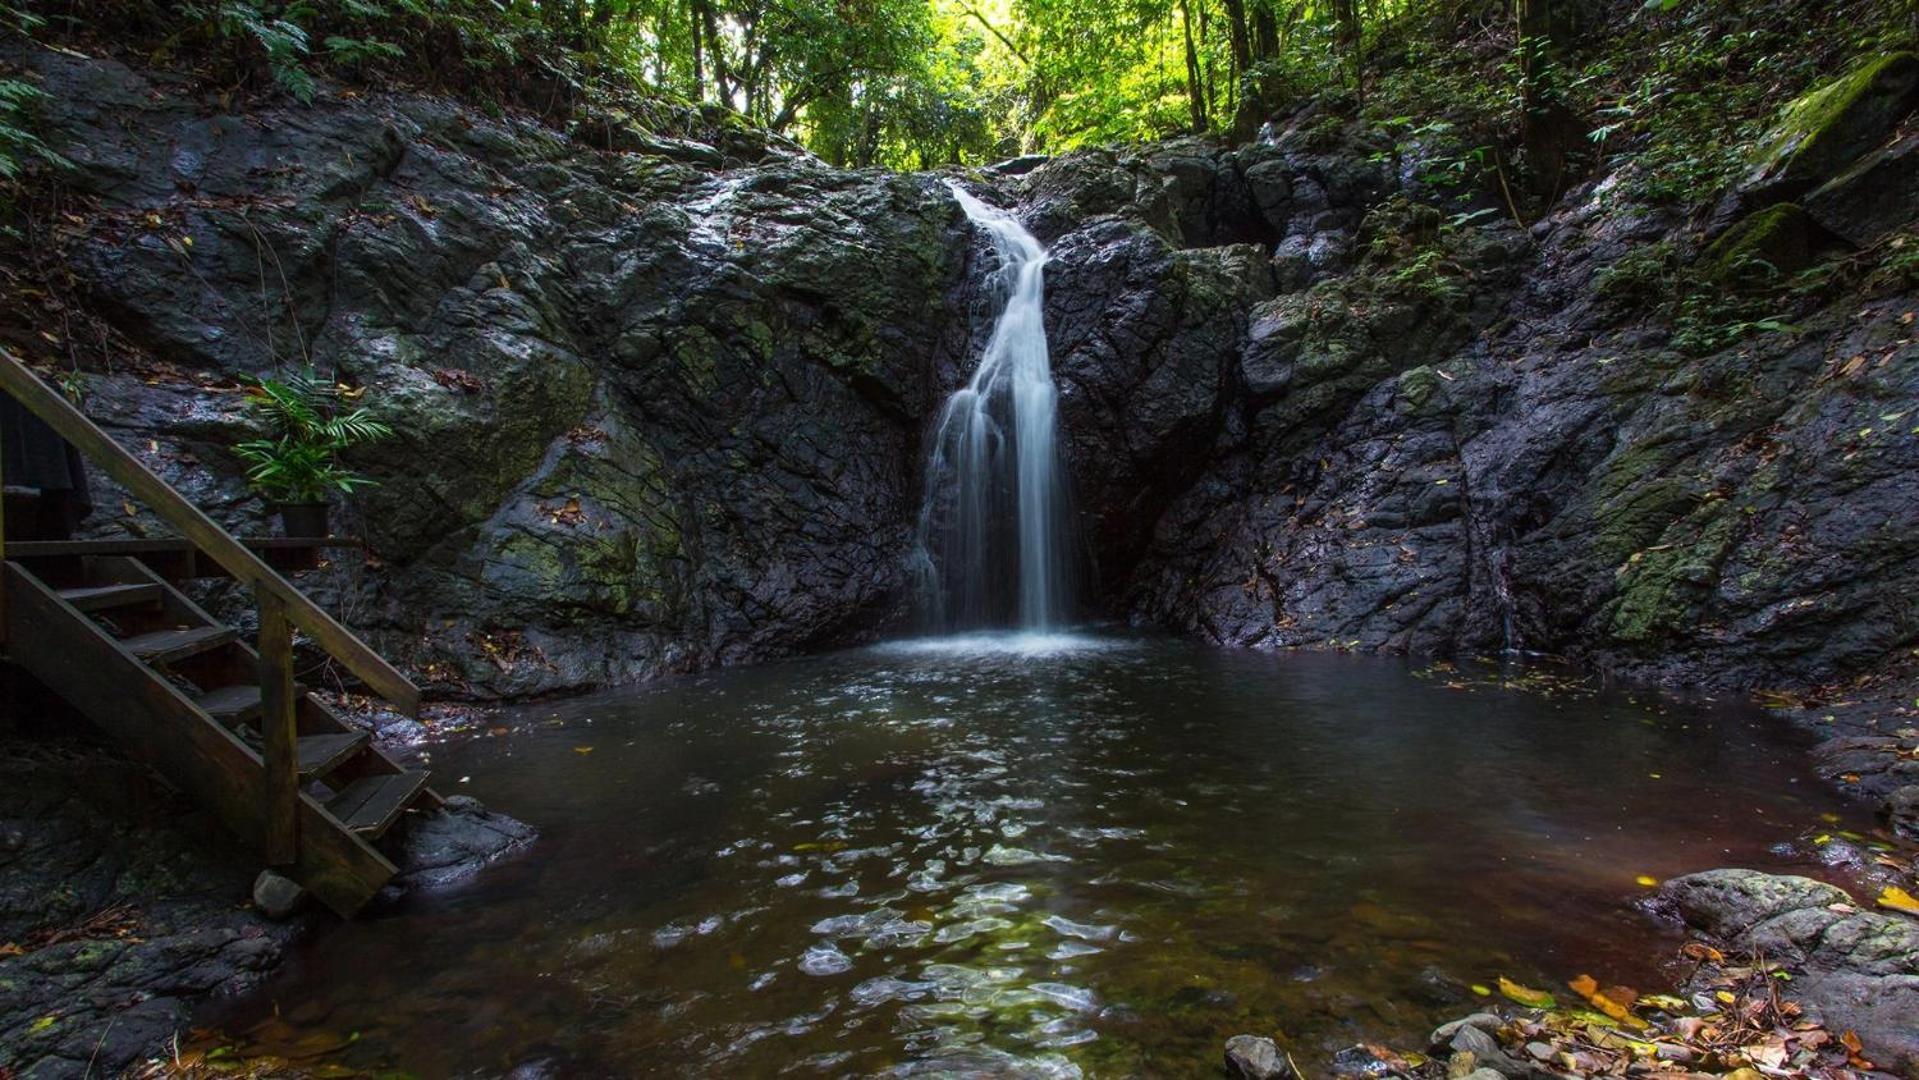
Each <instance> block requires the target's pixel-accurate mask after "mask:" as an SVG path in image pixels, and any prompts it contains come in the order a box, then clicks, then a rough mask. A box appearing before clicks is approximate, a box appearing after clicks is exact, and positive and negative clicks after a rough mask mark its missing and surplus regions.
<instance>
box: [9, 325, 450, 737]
mask: <svg viewBox="0 0 1919 1080" xmlns="http://www.w3.org/2000/svg"><path fill="white" fill-rule="evenodd" d="M0 390H4V391H6V392H7V393H9V394H11V395H13V397H14V399H15V400H17V401H19V402H20V404H22V405H25V406H26V407H27V409H28V410H29V411H31V412H32V413H33V414H34V415H35V416H38V417H39V418H40V419H42V420H44V421H46V423H47V426H48V427H51V428H52V429H53V430H54V431H56V432H58V433H59V434H60V437H61V438H64V439H66V440H67V441H68V442H70V443H72V444H73V445H74V446H76V447H78V448H79V450H80V452H81V453H82V454H85V455H86V456H87V457H88V458H90V459H92V460H93V461H94V463H95V464H97V465H99V467H100V470H101V471H102V472H104V473H106V474H107V475H108V476H110V477H112V478H113V479H114V480H116V481H118V482H119V483H120V484H121V486H123V487H125V488H126V489H127V490H128V491H130V492H132V493H133V495H134V496H135V497H136V498H138V499H140V500H141V501H142V502H144V503H146V504H147V505H148V506H150V507H152V508H153V510H154V512H155V513H157V514H159V515H160V517H161V518H162V519H163V520H165V521H166V522H167V523H168V524H169V525H172V526H173V527H174V528H176V529H178V530H180V535H181V536H183V537H185V538H186V539H187V540H188V541H190V542H191V543H192V544H193V546H194V547H196V548H198V549H199V550H201V551H203V552H205V553H206V554H207V556H208V557H209V558H211V559H213V561H215V562H217V563H219V564H220V565H221V566H223V567H225V568H226V571H227V573H229V574H232V575H233V577H234V580H236V581H240V582H243V583H245V584H248V585H251V586H253V588H254V590H255V592H256V593H257V594H258V595H260V596H261V597H266V596H272V597H274V598H276V599H278V600H279V601H280V603H281V604H283V605H284V607H285V611H286V620H287V621H288V622H290V623H291V624H292V625H294V626H297V627H299V628H300V629H301V630H303V631H305V632H306V634H307V636H308V637H310V638H312V639H313V641H314V643H315V644H317V645H319V646H320V648H322V649H324V650H325V651H326V653H327V655H329V656H331V657H333V658H334V659H336V660H338V661H339V662H340V663H341V664H344V665H345V666H346V669H347V670H348V671H351V672H352V673H353V674H355V675H357V676H359V678H360V680H361V681H362V682H364V683H366V684H367V686H369V687H371V688H372V689H373V691H374V692H375V693H377V694H379V695H380V696H381V697H383V698H385V699H386V700H387V701H389V702H392V703H393V705H394V706H395V707H396V708H398V709H399V710H400V712H402V713H404V714H406V715H407V716H417V715H419V711H420V688H419V687H417V686H415V685H413V682H412V680H410V679H408V678H407V677H406V676H405V675H402V674H400V672H399V671H397V670H396V669H395V668H394V667H393V665H391V664H389V663H387V662H386V660H385V659H384V658H382V657H381V656H380V654H379V653H376V652H374V651H373V650H372V649H370V648H368V647H367V645H366V643H365V642H363V641H361V640H360V639H359V638H357V637H355V636H354V635H353V631H351V630H348V629H347V628H346V627H344V626H342V625H340V623H339V622H337V621H336V620H335V619H334V618H333V616H331V615H328V614H327V613H326V611H325V610H323V609H322V608H321V607H320V606H319V605H318V604H315V603H314V602H313V601H312V600H310V599H308V598H307V596H306V594H305V593H302V592H300V591H299V590H298V589H295V588H294V587H293V586H292V585H290V584H288V583H287V580H286V579H285V578H283V577H281V576H280V575H279V573H278V572H276V571H275V570H274V569H273V568H272V567H271V566H268V565H267V564H266V563H265V562H263V561H261V559H260V557H259V556H258V555H255V554H254V553H253V552H252V551H249V550H248V549H247V547H246V545H245V544H242V543H241V542H240V541H239V540H237V539H235V538H234V537H233V535H232V534H231V533H229V532H227V531H226V530H225V529H223V528H221V527H220V526H219V525H218V524H217V523H216V522H215V521H214V520H213V519H212V518H210V517H208V516H207V515H206V514H205V513H203V512H202V511H201V510H200V508H199V507H197V506H195V505H193V504H192V503H190V502H188V501H187V500H186V497H185V496H183V495H181V494H180V493H179V492H178V491H175V490H174V489H173V486H172V485H170V484H168V483H167V482H166V481H165V480H162V479H160V477H159V476H158V475H157V474H155V473H154V472H153V471H152V470H151V469H149V468H147V467H146V465H145V464H143V463H142V462H141V461H140V459H139V458H136V457H134V456H133V455H132V454H131V453H129V452H128V451H127V450H126V448H124V447H122V446H121V445H120V444H119V443H117V442H114V441H113V438H112V436H110V435H108V434H107V433H106V432H105V431H102V430H101V429H100V428H99V426H98V425H96V424H94V422H93V421H92V420H89V419H87V416H86V414H85V413H83V412H81V411H80V410H79V409H77V408H74V406H73V403H72V402H69V401H68V400H67V399H66V398H64V397H62V396H60V395H59V394H58V393H56V392H54V390H53V389H52V388H51V387H49V386H47V384H46V383H44V382H42V381H40V377H39V376H37V375H35V374H34V373H33V371H32V370H31V369H29V368H28V367H27V366H26V365H25V364H23V363H21V362H20V359H19V358H18V357H16V356H14V355H13V353H12V352H10V351H8V350H7V349H5V348H4V347H0ZM0 527H3V526H0ZM3 543H4V540H0V544H3ZM4 551H5V548H4V547H0V553H4Z"/></svg>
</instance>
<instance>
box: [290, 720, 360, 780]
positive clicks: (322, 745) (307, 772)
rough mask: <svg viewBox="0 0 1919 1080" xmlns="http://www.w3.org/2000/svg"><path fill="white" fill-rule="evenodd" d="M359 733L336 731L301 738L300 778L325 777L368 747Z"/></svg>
mask: <svg viewBox="0 0 1919 1080" xmlns="http://www.w3.org/2000/svg"><path fill="white" fill-rule="evenodd" d="M366 741H367V737H366V734H365V733H364V732H359V731H336V732H332V733H330V734H327V735H302V736H300V777H301V779H303V780H306V779H314V778H316V777H324V776H325V775H326V774H327V773H330V772H332V771H333V770H334V769H335V768H336V767H337V766H339V764H340V763H341V762H343V761H345V760H346V759H348V758H350V757H352V756H353V755H354V754H357V753H359V752H360V748H361V747H363V746H365V745H366Z"/></svg>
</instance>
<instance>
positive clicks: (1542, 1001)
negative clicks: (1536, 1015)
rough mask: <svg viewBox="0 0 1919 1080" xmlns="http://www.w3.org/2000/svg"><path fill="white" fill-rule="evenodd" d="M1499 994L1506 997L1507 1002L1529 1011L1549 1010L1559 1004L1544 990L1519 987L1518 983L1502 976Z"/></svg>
mask: <svg viewBox="0 0 1919 1080" xmlns="http://www.w3.org/2000/svg"><path fill="white" fill-rule="evenodd" d="M1499 992H1500V993H1502V994H1504V995H1506V997H1507V998H1508V999H1509V1000H1511V1001H1516V1002H1518V1003H1519V1004H1521V1005H1524V1006H1526V1007H1527V1008H1529V1009H1551V1008H1554V1007H1556V1006H1557V1005H1558V1004H1559V1002H1558V1001H1557V1000H1556V999H1554V997H1553V996H1552V995H1551V994H1548V993H1547V992H1545V991H1544V990H1534V989H1533V988H1532V987H1529V986H1521V985H1520V984H1519V983H1516V982H1514V981H1512V980H1511V979H1508V978H1507V977H1505V976H1504V975H1501V976H1500V977H1499Z"/></svg>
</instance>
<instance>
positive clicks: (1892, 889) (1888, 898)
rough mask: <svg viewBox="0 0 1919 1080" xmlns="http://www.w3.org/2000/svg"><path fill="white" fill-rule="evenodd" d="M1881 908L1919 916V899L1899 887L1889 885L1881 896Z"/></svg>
mask: <svg viewBox="0 0 1919 1080" xmlns="http://www.w3.org/2000/svg"><path fill="white" fill-rule="evenodd" d="M1879 906H1880V907H1884V908H1891V909H1892V910H1894V911H1903V912H1905V913H1906V914H1908V915H1919V897H1915V896H1913V895H1912V894H1911V893H1909V892H1907V891H1906V890H1904V889H1902V888H1900V887H1899V886H1897V885H1888V886H1886V888H1885V891H1883V892H1881V893H1880V894H1879Z"/></svg>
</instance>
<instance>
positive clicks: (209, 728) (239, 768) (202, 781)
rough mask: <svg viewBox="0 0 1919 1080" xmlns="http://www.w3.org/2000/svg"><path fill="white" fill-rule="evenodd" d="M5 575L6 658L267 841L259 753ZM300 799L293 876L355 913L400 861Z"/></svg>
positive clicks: (46, 596) (39, 589) (96, 632)
mask: <svg viewBox="0 0 1919 1080" xmlns="http://www.w3.org/2000/svg"><path fill="white" fill-rule="evenodd" d="M0 578H4V582H5V587H6V589H7V594H8V597H9V599H10V603H9V604H8V607H7V613H6V614H7V619H8V620H9V623H10V630H11V641H10V647H9V658H10V659H12V660H13V661H14V662H15V663H18V664H19V665H21V666H22V667H24V668H26V669H27V670H28V671H31V672H32V673H33V674H34V675H35V676H36V677H38V678H39V679H40V681H41V682H43V683H45V684H47V686H48V688H49V689H51V690H53V691H54V692H55V693H57V694H60V695H61V696H62V697H64V698H66V699H67V700H68V701H69V702H70V703H72V704H73V706H74V707H75V708H77V709H79V710H80V711H81V712H82V713H84V714H85V715H87V716H88V717H90V718H92V720H93V722H94V723H95V724H96V725H97V726H99V727H100V728H101V729H102V730H104V731H105V732H106V733H107V734H108V735H110V736H112V737H113V738H114V739H115V740H116V741H117V742H118V743H119V744H120V745H121V746H123V747H124V748H125V749H126V750H127V751H128V752H129V753H130V754H132V755H133V756H134V757H135V758H137V759H139V760H141V761H144V762H146V763H147V764H149V765H152V766H153V767H155V768H157V769H159V770H160V772H161V774H162V775H164V776H165V777H166V778H167V779H168V781H169V782H171V783H173V784H175V785H177V786H179V787H180V788H181V789H182V790H184V791H186V792H188V793H189V794H191V795H193V796H194V797H195V798H197V799H199V800H200V801H201V802H203V803H204V804H205V805H207V806H209V807H210V808H212V809H213V811H214V812H215V813H216V814H217V815H219V817H220V818H221V820H223V821H224V822H226V824H227V827H228V828H230V829H232V830H233V832H234V834H235V835H237V836H238V837H239V838H240V839H241V840H242V841H244V842H246V843H248V844H264V842H265V839H266V834H265V822H264V821H263V819H262V818H261V815H260V807H261V805H262V802H263V800H264V799H265V798H266V769H265V765H264V762H262V760H261V758H260V755H259V754H258V753H256V752H254V750H253V749H252V748H251V747H249V746H247V745H246V744H245V743H244V742H242V741H240V739H239V738H238V736H236V735H234V734H233V733H232V732H230V731H227V730H226V729H225V728H223V727H221V726H220V725H219V724H217V723H214V722H212V721H210V720H208V719H206V718H205V717H204V715H203V714H202V713H200V712H199V711H198V710H197V709H195V708H194V707H193V703H192V702H191V701H189V700H188V699H187V697H186V696H185V695H183V694H182V693H181V692H180V691H179V690H177V689H175V688H174V687H173V686H172V685H171V684H170V683H168V682H167V681H166V680H164V679H161V678H159V677H157V676H156V675H155V674H154V672H153V671H152V670H151V669H149V668H148V667H146V666H145V665H144V664H142V663H141V662H140V660H139V658H138V657H135V656H134V655H133V654H132V653H130V652H128V651H127V650H126V649H125V648H124V647H123V646H122V645H121V644H120V642H118V641H116V640H115V639H114V638H113V637H111V636H110V635H108V634H107V633H106V631H105V630H103V629H101V628H100V627H99V626H98V625H97V624H95V623H94V622H93V620H91V619H89V618H87V617H86V616H85V615H83V614H81V613H80V612H78V611H75V610H74V609H73V607H72V606H71V605H69V604H67V603H65V602H63V601H62V600H61V599H60V598H59V596H58V595H57V594H55V593H54V592H53V590H51V589H49V588H48V587H47V586H46V585H44V584H43V583H41V582H40V581H39V579H37V578H35V577H34V576H33V575H32V574H30V573H28V572H27V571H26V570H25V569H24V568H22V567H21V566H19V565H18V564H14V563H8V564H4V565H0ZM299 807H300V835H301V838H302V843H301V844H300V851H299V857H298V861H297V862H296V863H295V865H294V866H293V867H292V868H291V872H290V873H289V876H291V877H292V878H293V879H294V880H296V881H298V882H300V884H302V885H305V886H306V887H307V888H308V889H310V890H311V891H312V892H313V894H314V896H316V897H317V898H319V900H320V902H321V903H323V904H325V905H326V906H327V907H329V908H332V909H333V910H334V911H335V912H338V913H339V914H340V915H342V916H351V915H353V914H354V913H355V912H356V911H358V910H359V909H360V908H361V907H362V906H364V905H365V904H366V902H367V901H368V900H369V899H371V898H372V897H373V895H374V894H375V893H377V892H379V891H380V889H381V887H382V886H384V885H385V884H386V883H387V882H388V881H390V880H391V879H392V877H393V875H394V874H395V873H396V871H395V869H394V866H393V864H392V863H391V862H389V861H388V860H387V858H386V857H385V856H383V855H381V854H380V853H379V852H378V851H376V850H374V849H373V847H372V846H371V845H369V844H367V842H366V841H365V840H363V839H361V838H360V837H359V836H358V835H356V834H354V833H352V832H351V831H349V830H346V829H342V828H340V826H339V823H338V822H337V820H336V819H335V818H334V817H333V816H332V815H331V814H329V813H328V812H327V811H326V810H325V809H324V808H323V807H321V805H320V804H319V803H318V802H317V801H315V800H314V799H313V798H311V797H310V796H308V795H305V794H301V795H300V796H299Z"/></svg>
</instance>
